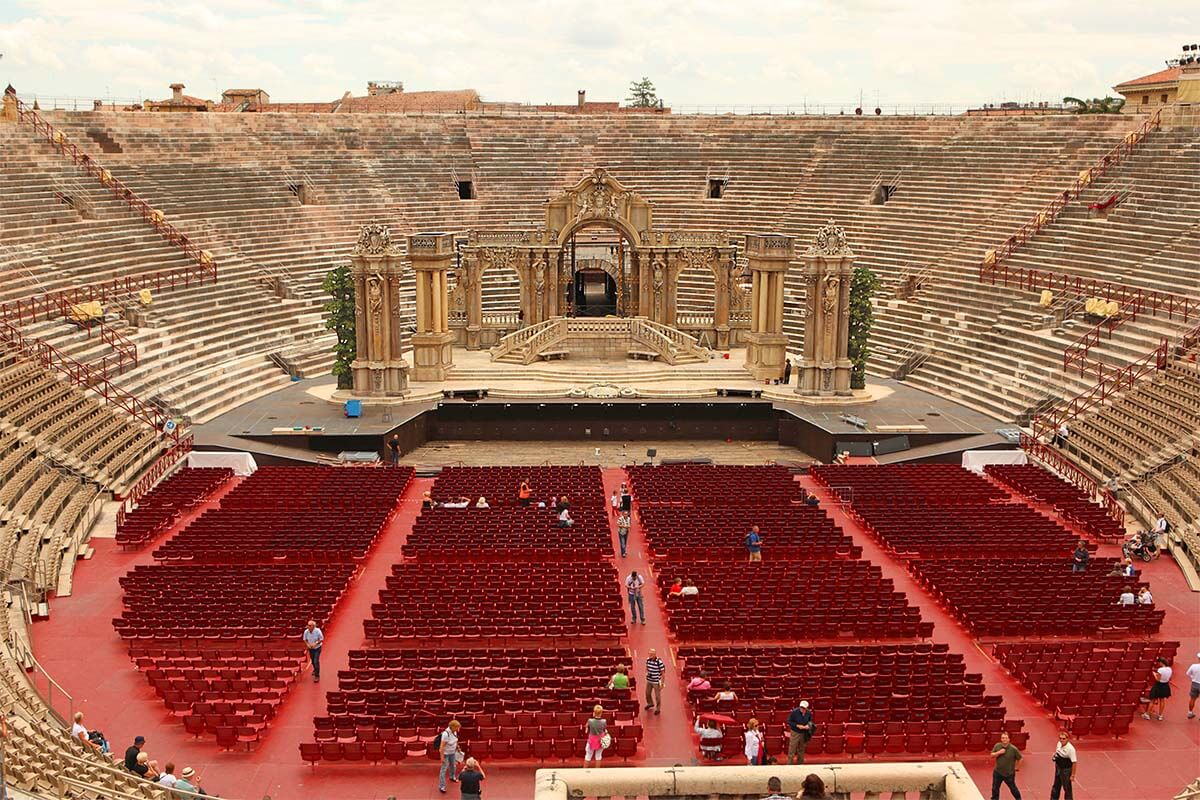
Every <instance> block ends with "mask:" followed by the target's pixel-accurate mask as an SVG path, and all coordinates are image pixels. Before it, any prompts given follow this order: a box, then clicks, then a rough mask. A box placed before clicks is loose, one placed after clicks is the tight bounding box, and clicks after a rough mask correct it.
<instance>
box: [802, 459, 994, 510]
mask: <svg viewBox="0 0 1200 800" xmlns="http://www.w3.org/2000/svg"><path fill="white" fill-rule="evenodd" d="M809 474H810V475H812V476H813V478H814V479H815V480H816V481H817V482H818V483H820V484H822V485H824V486H825V487H826V488H827V489H829V490H830V491H832V492H833V493H834V494H836V495H838V496H839V497H841V498H842V499H843V500H846V501H849V502H851V503H853V504H855V505H858V504H859V503H862V502H867V503H870V502H875V503H882V502H887V503H893V504H896V505H951V506H956V505H963V504H968V503H976V504H977V503H987V502H990V501H995V500H1004V499H1006V498H1007V497H1008V495H1007V494H1006V493H1005V492H1004V490H1002V489H1000V488H999V487H997V486H994V485H993V484H991V483H989V482H988V481H987V480H986V479H985V478H983V477H982V476H980V475H977V474H975V473H973V472H971V471H969V470H966V469H963V468H962V467H960V466H957V465H954V464H830V465H821V466H815V467H813V468H812V469H811V470H810V471H809Z"/></svg>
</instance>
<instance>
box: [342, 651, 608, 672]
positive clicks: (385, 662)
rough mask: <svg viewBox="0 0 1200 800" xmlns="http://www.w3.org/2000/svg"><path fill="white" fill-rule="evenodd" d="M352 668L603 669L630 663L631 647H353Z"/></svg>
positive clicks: (437, 670)
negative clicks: (542, 648)
mask: <svg viewBox="0 0 1200 800" xmlns="http://www.w3.org/2000/svg"><path fill="white" fill-rule="evenodd" d="M349 658H350V669H352V670H356V671H379V670H384V669H388V670H433V671H434V672H435V673H436V672H441V671H442V670H444V669H453V668H463V669H473V670H476V671H478V672H479V673H480V674H481V675H486V674H487V673H493V672H499V673H501V674H505V673H507V671H508V670H521V671H523V672H526V673H541V672H543V671H545V670H549V671H551V672H558V671H561V670H572V669H579V668H582V669H598V670H600V671H601V672H603V671H604V670H606V669H609V670H611V669H613V668H614V667H615V666H616V665H619V664H626V665H628V663H629V651H628V650H626V649H625V648H623V647H591V648H588V649H587V650H571V649H560V650H552V651H550V650H529V649H523V648H499V647H497V648H494V649H491V648H481V647H472V648H461V649H454V650H424V649H423V650H351V651H350V654H349Z"/></svg>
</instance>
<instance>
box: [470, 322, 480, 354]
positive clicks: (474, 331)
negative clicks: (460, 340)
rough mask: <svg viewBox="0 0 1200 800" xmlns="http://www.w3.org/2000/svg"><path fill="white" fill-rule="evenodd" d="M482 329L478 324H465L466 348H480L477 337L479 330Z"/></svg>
mask: <svg viewBox="0 0 1200 800" xmlns="http://www.w3.org/2000/svg"><path fill="white" fill-rule="evenodd" d="M482 330H483V328H482V327H480V326H479V325H468V326H467V349H468V350H480V349H482V348H481V347H480V346H479V337H480V332H481V331H482Z"/></svg>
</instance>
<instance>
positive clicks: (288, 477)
mask: <svg viewBox="0 0 1200 800" xmlns="http://www.w3.org/2000/svg"><path fill="white" fill-rule="evenodd" d="M412 476H413V468H412V467H394V468H391V469H346V468H345V467H330V466H318V465H313V466H288V467H259V468H258V469H257V470H256V471H255V472H254V474H253V475H251V476H250V477H248V478H246V479H245V480H243V481H242V482H241V483H239V484H238V485H237V486H236V487H234V489H233V491H231V492H229V494H227V495H225V497H224V498H222V499H221V507H222V508H226V509H242V510H249V509H256V508H257V509H277V510H292V509H301V508H303V509H310V510H323V509H347V510H352V511H355V512H358V511H360V510H362V509H365V508H382V509H385V510H390V509H392V508H394V507H395V505H396V503H397V502H398V501H399V500H400V496H401V495H402V494H404V490H405V488H406V487H407V486H408V483H409V481H411V480H412Z"/></svg>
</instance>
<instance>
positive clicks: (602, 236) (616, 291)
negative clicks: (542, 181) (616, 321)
mask: <svg viewBox="0 0 1200 800" xmlns="http://www.w3.org/2000/svg"><path fill="white" fill-rule="evenodd" d="M631 252H632V248H630V247H628V246H627V243H626V241H625V237H624V236H623V235H622V233H621V232H620V231H619V230H617V229H616V228H614V227H612V226H609V225H604V224H598V225H588V226H584V227H580V228H579V229H577V230H575V231H574V232H572V233H571V235H570V237H569V238H568V239H567V242H566V243H565V244H564V245H563V247H562V261H563V264H564V266H565V270H564V271H565V273H566V277H567V281H566V282H565V283H566V286H565V287H564V288H565V296H564V298H563V299H564V301H565V302H566V312H567V316H577V317H607V316H622V317H625V316H633V315H634V314H636V313H637V304H636V302H626V301H627V300H628V299H631V297H630V295H631V293H630V283H631V281H632V277H633V259H632V256H631Z"/></svg>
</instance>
